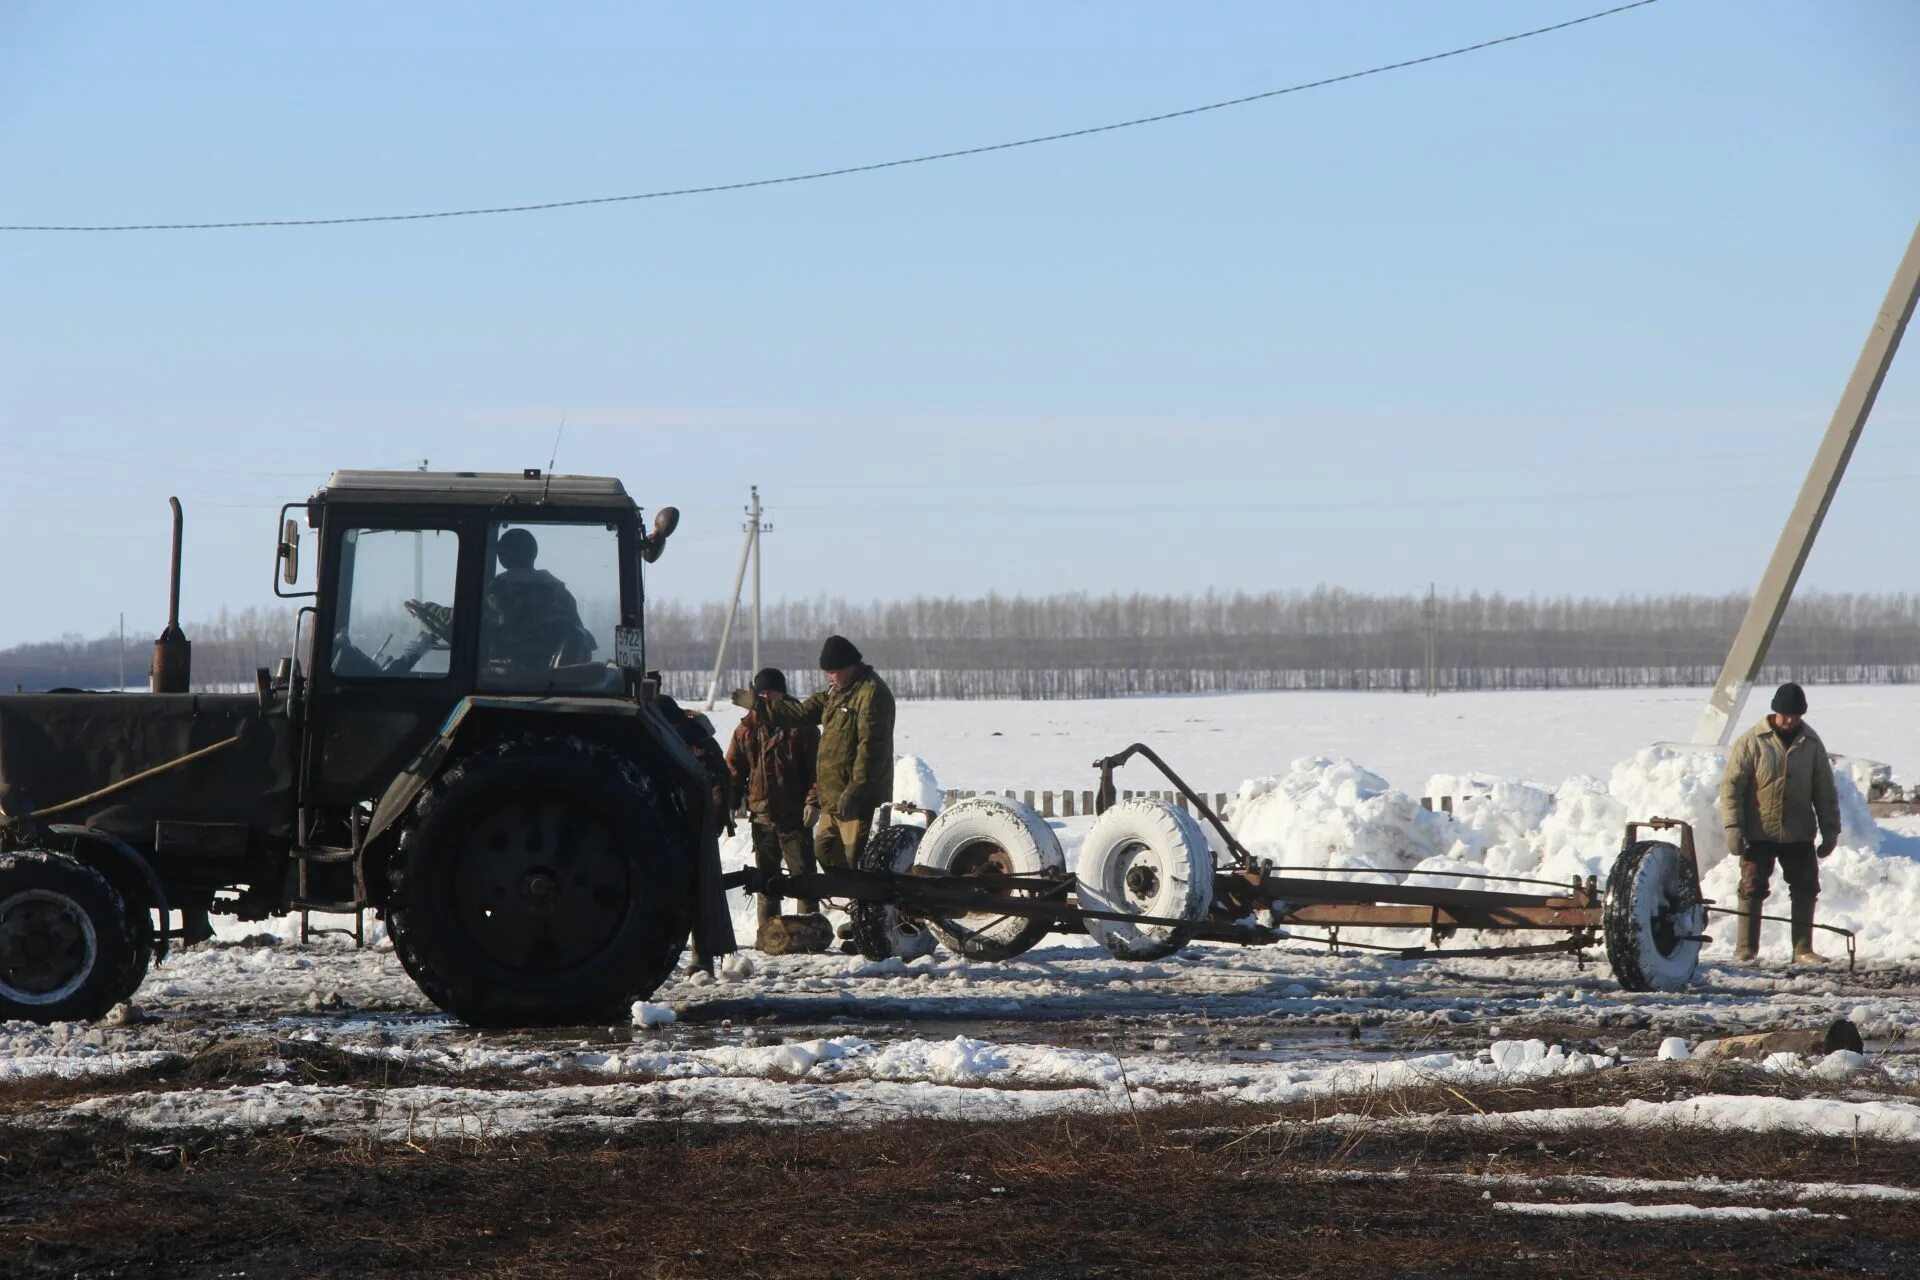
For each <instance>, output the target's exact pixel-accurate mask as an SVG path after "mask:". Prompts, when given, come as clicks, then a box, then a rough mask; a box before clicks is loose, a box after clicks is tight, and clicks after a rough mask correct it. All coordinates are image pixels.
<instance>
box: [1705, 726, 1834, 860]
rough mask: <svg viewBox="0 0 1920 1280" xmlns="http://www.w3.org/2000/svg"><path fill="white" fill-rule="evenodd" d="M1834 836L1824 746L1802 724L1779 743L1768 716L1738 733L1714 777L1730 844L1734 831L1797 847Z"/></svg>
mask: <svg viewBox="0 0 1920 1280" xmlns="http://www.w3.org/2000/svg"><path fill="white" fill-rule="evenodd" d="M1816 820H1817V821H1818V823H1819V835H1820V836H1821V837H1822V838H1823V839H1827V840H1836V839H1838V838H1839V836H1840V797H1839V793H1838V791H1836V790H1835V788H1834V785H1833V762H1832V761H1830V760H1828V759H1827V747H1826V744H1825V743H1823V742H1821V741H1820V735H1819V734H1817V733H1815V732H1814V731H1813V726H1812V725H1810V724H1808V723H1807V722H1806V721H1804V720H1803V721H1801V722H1800V732H1799V733H1798V734H1796V735H1795V736H1794V739H1793V742H1792V743H1791V744H1789V743H1783V742H1782V741H1780V735H1779V734H1777V733H1775V732H1774V731H1773V719H1772V717H1770V716H1769V717H1768V718H1767V719H1764V720H1762V721H1761V722H1760V723H1759V724H1757V725H1755V726H1753V728H1751V729H1749V730H1747V731H1746V732H1745V733H1743V734H1741V735H1740V738H1739V740H1738V741H1736V742H1735V743H1734V744H1733V750H1732V752H1730V753H1729V754H1728V756H1727V772H1726V774H1725V776H1723V777H1722V778H1721V779H1720V824H1721V825H1722V826H1724V827H1725V828H1726V829H1727V837H1728V840H1729V842H1730V843H1731V841H1732V839H1733V836H1734V834H1735V833H1736V832H1738V834H1739V835H1740V836H1741V837H1742V838H1743V839H1745V840H1746V841H1747V842H1748V843H1751V842H1753V841H1756V840H1764V841H1769V842H1772V843H1777V844H1802V843H1805V842H1807V841H1810V840H1812V839H1813V838H1814V834H1815V832H1814V824H1815V821H1816Z"/></svg>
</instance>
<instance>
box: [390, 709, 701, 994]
mask: <svg viewBox="0 0 1920 1280" xmlns="http://www.w3.org/2000/svg"><path fill="white" fill-rule="evenodd" d="M674 832H675V826H674V825H673V824H672V823H670V822H669V821H668V820H667V818H666V816H665V815H664V814H663V813H662V812H661V809H660V807H659V805H658V803H657V801H656V799H655V788H654V787H652V786H651V785H650V784H649V782H648V780H647V779H646V778H645V777H644V776H643V775H642V773H641V771H640V769H639V767H638V766H637V765H636V764H634V762H633V761H631V760H627V759H624V758H622V757H621V756H619V755H618V754H616V753H615V752H613V751H611V750H609V749H608V748H606V747H603V746H599V745H597V744H593V743H587V742H583V741H581V740H580V739H577V738H561V737H549V736H537V737H536V736H528V737H522V738H512V739H508V740H506V741H504V742H501V743H499V744H497V745H495V746H492V747H490V748H487V749H484V750H482V751H479V752H476V753H474V754H472V755H469V756H467V757H465V758H463V759H461V760H459V761H458V762H456V763H455V764H453V765H451V766H449V767H448V768H447V769H446V770H445V771H444V772H442V773H441V774H440V776H439V777H438V778H436V779H434V781H433V782H432V783H431V784H430V785H429V786H428V787H427V789H426V790H425V791H423V792H422V793H421V794H420V798H419V799H418V800H416V801H415V802H414V805H413V808H412V810H411V812H410V813H409V815H408V818H407V822H406V827H405V830H404V831H403V832H402V834H401V837H400V844H399V848H398V850H397V852H396V854H395V857H394V861H393V871H392V896H391V899H390V902H389V907H388V913H387V928H388V932H389V933H390V934H391V935H392V938H393V947H394V951H395V953H396V954H398V955H399V957H400V963H401V964H402V965H404V966H405V967H406V970H407V972H408V973H409V974H411V975H412V976H413V980H414V981H415V982H417V983H418V984H419V985H420V989H421V990H422V991H423V992H425V993H426V995H427V997H428V999H430V1000H432V1001H433V1002H434V1003H435V1004H438V1005H439V1006H440V1007H441V1008H443V1009H446V1010H448V1011H449V1012H452V1013H454V1014H457V1015H458V1016H459V1017H460V1018H462V1019H463V1020H464V1021H466V1022H468V1023H470V1024H472V1025H474V1026H486V1027H502V1026H559V1025H577V1024H583V1023H590V1022H606V1021H613V1020H616V1019H617V1020H625V1018H626V1017H627V1014H628V1011H629V1008H630V1007H631V1005H632V1003H633V1002H634V1001H635V1000H639V999H643V998H645V997H646V996H649V995H651V994H653V991H654V989H655V988H656V987H658V986H659V985H660V984H661V983H662V982H664V981H665V980H666V978H667V976H668V975H669V974H671V973H672V972H673V967H674V965H675V963H676V962H677V961H678V960H679V958H680V952H681V950H682V948H684V947H685V946H686V941H687V934H688V931H689V929H690V928H691V920H692V908H693V892H694V887H693V870H694V858H693V851H692V850H691V849H689V848H686V847H684V840H683V839H682V838H680V837H677V836H676V835H675V834H674Z"/></svg>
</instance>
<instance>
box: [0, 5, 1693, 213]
mask: <svg viewBox="0 0 1920 1280" xmlns="http://www.w3.org/2000/svg"><path fill="white" fill-rule="evenodd" d="M1655 3H1657V0H1633V3H1631V4H1622V5H1616V6H1614V7H1613V8H1611V9H1602V10H1600V11H1599V12H1598V13H1589V14H1587V15H1585V16H1584V17H1579V18H1569V19H1568V20H1567V21H1565V22H1556V23H1554V24H1553V25H1552V26H1547V27H1535V28H1534V29H1533V30H1531V31H1520V32H1516V33H1515V34H1513V35H1510V36H1500V37H1498V38H1497V39H1493V40H1482V41H1480V42H1479V43H1478V44H1469V45H1462V46H1461V47H1460V48H1458V49H1448V50H1446V51H1444V52H1442V53H1429V54H1427V55H1425V56H1424V57H1419V58H1408V59H1406V60H1405V61H1402V62H1389V63H1385V64H1383V65H1381V66H1377V67H1368V68H1367V69H1366V70H1364V71H1349V72H1347V73H1345V74H1344V75H1337V76H1328V77H1326V78H1325V79H1322V80H1309V81H1306V82H1304V83H1302V84H1295V85H1288V86H1287V87H1286V88H1284V89H1269V90H1267V91H1266V92H1264V93H1252V94H1248V95H1246V96H1245V97H1241V98H1228V99H1226V100H1224V101H1221V102H1209V103H1206V104H1204V105H1202V106H1197V107H1183V108H1181V109H1180V110H1178V111H1163V112H1161V113H1159V114H1158V115H1151V116H1137V117H1135V118H1134V119H1131V120H1117V121H1114V122H1112V123H1110V124H1096V125H1090V126H1088V127H1087V128H1084V129H1069V130H1067V131H1065V132H1063V133H1046V134H1041V135H1039V136H1037V137H1032V138H1020V139H1017V140H1015V141H1012V142H993V143H988V144H986V145H984V146H978V147H963V148H961V149H959V150H957V151H935V152H932V153H929V154H927V155H919V156H908V157H905V158H903V159H899V160H879V161H875V162H873V163H871V164H857V165H848V166H846V167H844V168H839V169H819V170H815V171H814V172H811V173H791V174H786V175H784V176H782V177H778V178H754V179H751V180H748V181H744V182H723V183H716V184H714V185H712V186H705V187H675V188H671V189H668V190H662V191H642V192H639V193H637V194H634V195H624V196H593V197H590V198H588V199H584V200H548V201H543V202H541V203H539V204H510V205H497V206H494V207H492V208H485V209H442V210H439V211H436V212H433V213H377V214H362V215H360V216H358V217H351V218H261V219H254V220H251V221H240V222H140V223H122V224H113V225H95V226H84V225H82V226H0V231H229V230H234V229H237V228H240V227H337V226H344V225H346V224H349V223H360V222H422V221H426V220H428V219H432V218H479V217H488V216H492V215H495V214H502V213H540V212H544V211H546V210H549V209H577V208H581V207H583V206H585V205H595V204H624V203H629V202H632V201H636V200H665V199H669V198H671V197H675V196H702V195H715V194H718V193H720V192H723V191H747V190H751V189H752V188H755V187H776V186H783V185H786V184H790V183H795V182H818V181H820V180H821V179H823V178H844V177H847V176H849V175H852V174H856V173H874V172H877V171H879V170H881V169H900V168H904V167H906V166H907V165H915V164H931V163H933V162H934V161H936V160H958V159H961V158H962V157H965V156H979V155H987V154H989V153H990V152H995V151H1013V150H1015V149H1017V148H1020V147H1037V146H1040V145H1041V144H1043V143H1048V142H1066V141H1068V140H1069V139H1073V138H1086V137H1091V136H1092V135H1094V134H1097V133H1112V132H1114V131H1115V130H1117V129H1136V128H1139V127H1140V126H1141V125H1148V124H1160V123H1163V122H1165V121H1168V120H1179V119H1182V118H1183V117H1186V116H1197V115H1201V114H1203V113H1205V112H1208V111H1223V110H1225V109H1226V108H1228V107H1241V106H1245V105H1247V104H1248V103H1250V102H1264V101H1266V100H1267V99H1268V98H1279V97H1283V96H1285V95H1287V94H1290V93H1304V92H1306V91H1307V90H1308V89H1322V88H1325V87H1326V86H1328V85H1333V84H1343V83H1345V82H1346V81H1349V80H1361V79H1365V78H1366V77H1367V76H1377V75H1383V74H1385V73H1386V72H1389V71H1403V70H1405V69H1406V68H1408V67H1418V66H1423V65H1425V64H1426V63H1429V62H1440V61H1443V60H1445V59H1447V58H1458V57H1460V56H1462V55H1463V54H1469V53H1478V52H1480V51H1481V50H1483V49H1492V48H1494V47H1496V46H1498V45H1503V44H1513V43H1515V42H1516V41H1520V40H1531V39H1532V38H1533V37H1535V36H1544V35H1549V34H1551V33H1553V32H1555V31H1565V30H1566V29H1567V28H1569V27H1577V26H1580V25H1582V24H1583V23H1588V22H1597V21H1599V20H1600V19H1601V18H1610V17H1612V16H1614V15H1615V14H1619V13H1625V12H1627V11H1628V10H1630V9H1644V8H1646V7H1647V6H1648V5H1650V4H1655Z"/></svg>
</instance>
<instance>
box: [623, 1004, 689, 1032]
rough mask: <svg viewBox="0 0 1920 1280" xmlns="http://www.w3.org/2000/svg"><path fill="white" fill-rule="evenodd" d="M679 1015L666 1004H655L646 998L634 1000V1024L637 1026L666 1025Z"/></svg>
mask: <svg viewBox="0 0 1920 1280" xmlns="http://www.w3.org/2000/svg"><path fill="white" fill-rule="evenodd" d="M678 1016H679V1015H678V1014H676V1013H674V1011H673V1010H672V1008H670V1007H669V1006H667V1005H664V1004H653V1003H652V1002H650V1001H646V1000H635V1001H634V1002H633V1025H634V1026H636V1027H664V1026H666V1025H667V1024H668V1023H670V1022H672V1021H674V1020H675V1019H676V1018H677V1017H678Z"/></svg>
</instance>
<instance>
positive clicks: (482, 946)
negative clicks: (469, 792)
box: [452, 797, 633, 974]
mask: <svg viewBox="0 0 1920 1280" xmlns="http://www.w3.org/2000/svg"><path fill="white" fill-rule="evenodd" d="M462 845H463V847H462V849H461V851H460V852H461V856H460V857H459V858H457V859H456V860H455V861H454V863H453V864H452V865H453V872H452V874H453V876H454V884H453V886H452V887H453V900H454V905H455V908H456V911H457V914H458V918H459V919H460V921H461V923H462V926H463V928H464V930H465V932H466V933H467V936H468V939H469V941H470V942H471V943H472V945H473V946H474V948H475V949H476V950H477V951H478V952H479V953H480V954H481V955H483V956H485V957H486V958H487V959H488V960H491V961H492V962H493V963H495V964H498V965H500V966H502V967H505V968H508V969H516V970H521V971H524V972H529V973H543V974H546V973H555V972H560V971H563V970H566V969H570V968H573V967H575V966H577V965H580V964H584V963H586V962H588V961H590V960H592V959H593V958H594V957H595V956H598V955H599V954H600V953H601V952H603V951H604V950H605V949H606V948H607V946H608V945H609V944H611V943H612V941H613V940H614V937H615V936H616V935H617V934H618V933H619V931H620V927H621V924H622V923H623V922H624V921H625V919H626V915H627V910H628V907H629V904H630V899H631V896H632V891H633V883H632V874H631V869H630V867H629V865H628V861H627V858H626V856H625V854H624V852H623V851H622V849H621V847H620V844H619V841H618V840H617V839H616V838H615V835H614V831H613V828H612V827H611V826H610V825H609V824H608V823H607V822H606V821H604V820H603V819H602V818H601V817H600V816H599V815H597V814H595V813H593V812H591V811H589V810H586V809H584V808H582V807H581V806H580V805H579V804H578V803H577V802H575V801H573V800H572V799H570V798H558V797H548V798H529V799H526V800H520V801H515V802H512V803H509V804H506V805H502V806H501V807H499V808H497V809H495V810H493V811H492V812H490V813H487V814H485V815H483V816H482V817H480V818H479V820H477V821H476V822H475V823H474V824H473V825H472V826H471V827H469V828H468V830H467V833H466V837H465V839H464V841H463V842H462Z"/></svg>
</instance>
